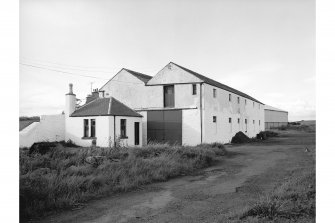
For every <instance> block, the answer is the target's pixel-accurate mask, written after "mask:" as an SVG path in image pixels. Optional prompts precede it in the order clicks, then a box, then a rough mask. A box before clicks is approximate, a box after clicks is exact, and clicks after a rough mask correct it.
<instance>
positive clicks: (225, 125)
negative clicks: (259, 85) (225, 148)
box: [203, 84, 264, 143]
mask: <svg viewBox="0 0 335 223" xmlns="http://www.w3.org/2000/svg"><path fill="white" fill-rule="evenodd" d="M213 89H216V92H217V96H216V98H214V97H213ZM203 92H204V107H203V110H204V124H203V126H204V129H203V131H204V138H203V139H204V140H203V141H204V142H208V143H210V142H216V141H217V142H223V143H228V142H230V141H231V139H232V137H233V136H234V135H235V134H236V133H237V132H239V131H243V132H244V133H245V134H246V135H248V136H249V137H255V136H256V134H257V133H258V132H260V131H262V130H264V105H262V104H259V103H256V102H253V101H251V100H249V99H246V98H244V97H241V96H239V95H236V94H233V93H231V92H228V91H226V90H223V89H220V88H217V87H214V86H212V85H209V84H203ZM229 94H231V101H229ZM237 97H239V98H240V103H239V104H238V102H237ZM245 99H246V100H247V104H246V105H245ZM253 103H254V104H255V105H253ZM213 116H216V117H217V122H216V123H213ZM229 118H231V119H232V123H231V124H230V123H229ZM238 118H240V123H239V124H238ZM245 119H247V122H248V126H247V132H246V125H245ZM253 120H255V124H253ZM259 121H260V125H259Z"/></svg>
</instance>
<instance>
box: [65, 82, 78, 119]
mask: <svg viewBox="0 0 335 223" xmlns="http://www.w3.org/2000/svg"><path fill="white" fill-rule="evenodd" d="M76 100H77V99H76V95H75V94H73V84H69V93H67V94H66V95H65V110H64V113H65V117H69V116H70V115H71V114H72V113H73V112H74V110H76Z"/></svg>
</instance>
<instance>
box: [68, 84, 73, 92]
mask: <svg viewBox="0 0 335 223" xmlns="http://www.w3.org/2000/svg"><path fill="white" fill-rule="evenodd" d="M69 94H73V84H69Z"/></svg>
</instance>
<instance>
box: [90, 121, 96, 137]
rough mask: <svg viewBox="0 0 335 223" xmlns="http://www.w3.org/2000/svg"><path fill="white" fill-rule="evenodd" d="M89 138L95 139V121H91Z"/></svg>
mask: <svg viewBox="0 0 335 223" xmlns="http://www.w3.org/2000/svg"><path fill="white" fill-rule="evenodd" d="M91 137H95V119H91Z"/></svg>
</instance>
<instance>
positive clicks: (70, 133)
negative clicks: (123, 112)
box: [65, 116, 111, 147]
mask: <svg viewBox="0 0 335 223" xmlns="http://www.w3.org/2000/svg"><path fill="white" fill-rule="evenodd" d="M110 118H111V117H110V116H88V117H69V118H68V119H67V123H66V133H65V141H68V140H69V139H70V140H71V141H73V142H74V143H75V144H77V145H79V146H84V147H87V146H91V145H92V139H83V136H84V119H95V129H96V138H97V139H96V141H97V146H101V147H108V146H109V136H110V128H109V123H110V120H109V119H110ZM89 125H91V122H90V121H89Z"/></svg>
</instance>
